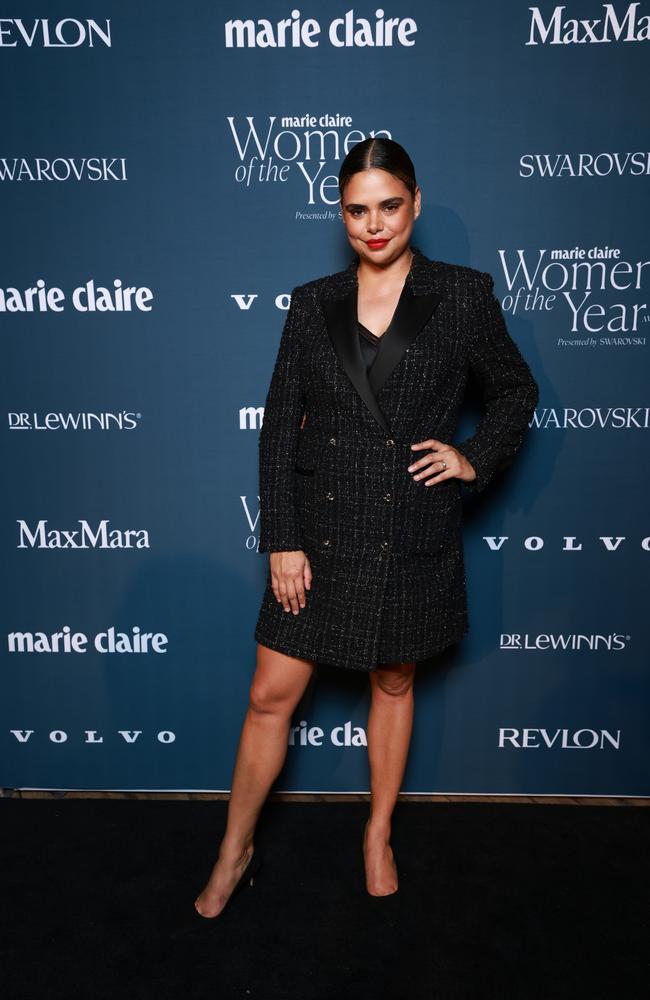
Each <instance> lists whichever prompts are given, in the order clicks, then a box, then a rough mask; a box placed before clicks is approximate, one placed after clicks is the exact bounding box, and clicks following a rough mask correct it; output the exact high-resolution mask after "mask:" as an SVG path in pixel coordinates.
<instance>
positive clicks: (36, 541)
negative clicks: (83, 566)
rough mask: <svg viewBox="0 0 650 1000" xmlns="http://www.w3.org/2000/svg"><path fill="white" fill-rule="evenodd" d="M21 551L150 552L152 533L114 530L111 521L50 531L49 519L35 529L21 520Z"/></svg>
mask: <svg viewBox="0 0 650 1000" xmlns="http://www.w3.org/2000/svg"><path fill="white" fill-rule="evenodd" d="M16 523H17V524H18V538H19V541H18V545H17V546H16V548H19V549H133V548H135V549H148V548H150V545H149V532H148V531H146V530H145V529H144V528H139V529H136V528H127V529H120V528H111V530H110V531H109V530H108V524H109V521H108V519H107V518H104V520H102V521H100V522H99V525H98V526H97V529H96V530H95V531H93V530H92V528H91V527H90V525H89V524H88V521H86V520H81V519H80V520H79V524H80V525H81V527H80V528H74V529H72V530H68V529H65V528H47V527H46V525H47V520H41V521H39V522H38V524H37V525H36V527H35V528H34V530H32V529H31V528H30V527H29V526H28V524H27V522H26V521H23V520H18V521H17V522H16Z"/></svg>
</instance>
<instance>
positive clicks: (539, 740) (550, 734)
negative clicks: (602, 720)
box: [498, 727, 621, 750]
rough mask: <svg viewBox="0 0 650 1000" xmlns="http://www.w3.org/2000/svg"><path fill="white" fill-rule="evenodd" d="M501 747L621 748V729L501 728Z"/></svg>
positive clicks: (539, 748) (557, 748)
mask: <svg viewBox="0 0 650 1000" xmlns="http://www.w3.org/2000/svg"><path fill="white" fill-rule="evenodd" d="M498 745H499V748H500V749H504V747H508V748H509V747H513V748H514V749H516V750H552V749H553V748H555V749H556V750H604V749H606V748H607V749H613V750H620V747H621V730H620V729H617V730H616V731H615V733H610V731H609V729H574V730H573V732H571V731H570V730H569V729H510V728H505V727H504V728H502V729H499V743H498Z"/></svg>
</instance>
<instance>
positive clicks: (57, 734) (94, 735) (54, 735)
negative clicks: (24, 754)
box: [9, 729, 176, 746]
mask: <svg viewBox="0 0 650 1000" xmlns="http://www.w3.org/2000/svg"><path fill="white" fill-rule="evenodd" d="M9 732H10V733H11V735H12V736H13V737H15V739H16V742H17V743H20V744H22V745H23V746H25V745H26V744H27V743H29V741H30V740H31V739H32V737H33V736H34V734H35V733H36V730H35V729H10V730H9ZM83 734H84V737H85V739H83V741H82V742H84V743H103V742H104V737H103V736H102V735H100V733H99V732H98V730H97V729H84V731H83ZM116 735H117V736H121V737H122V740H123V741H124V743H126V744H127V745H128V746H133V744H134V743H136V742H137V741H138V740H139V739H140V737H141V736H142V730H141V729H118V730H117V734H116ZM39 737H40V733H39V736H38V737H37V738H39ZM45 738H46V739H47V740H49V741H50V743H67V742H68V738H69V737H68V734H67V733H66V731H65V730H64V729H52V730H51V731H50V732H49V733H47V734H46V737H45ZM156 739H157V740H158V742H159V743H163V744H164V743H174V742H175V740H176V733H173V732H171V730H169V729H161V730H160V732H159V733H156Z"/></svg>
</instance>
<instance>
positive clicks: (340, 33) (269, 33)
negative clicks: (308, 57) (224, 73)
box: [224, 8, 418, 49]
mask: <svg viewBox="0 0 650 1000" xmlns="http://www.w3.org/2000/svg"><path fill="white" fill-rule="evenodd" d="M326 27H327V40H328V41H329V43H330V45H333V46H334V47H335V48H338V49H340V48H368V47H370V48H390V47H391V46H394V45H403V46H406V47H410V46H413V45H415V38H414V37H413V36H414V35H415V34H416V32H417V30H418V26H417V23H416V21H415V18H413V17H386V14H385V12H384V11H383V10H382V9H381V8H378V9H377V10H376V11H375V18H374V21H370V20H369V19H368V18H366V17H355V16H354V10H352V9H350V10H348V11H346V12H345V14H344V15H343V17H335V18H334V19H333V20H332V21H330V22H329V24H328V25H327V26H326ZM322 30H323V29H322V27H321V25H320V23H319V22H318V21H317V20H316V18H315V17H306V18H304V19H303V17H302V15H301V13H300V11H299V10H292V11H291V16H290V17H283V18H282V19H281V20H280V21H276V22H275V23H274V22H273V21H269V20H267V18H264V17H260V18H258V20H257V21H253V20H252V18H248V19H246V20H242V19H241V18H233V19H232V20H230V21H226V22H225V24H224V39H225V46H226V48H227V49H232V48H237V49H286V48H291V49H297V48H301V47H305V48H309V49H316V48H318V46H319V45H320V41H321V40H320V37H319V36H320V34H321V32H322Z"/></svg>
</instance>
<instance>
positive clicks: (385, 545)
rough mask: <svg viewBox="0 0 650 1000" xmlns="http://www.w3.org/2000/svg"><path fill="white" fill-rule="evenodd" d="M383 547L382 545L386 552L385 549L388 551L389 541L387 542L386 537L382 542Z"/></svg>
mask: <svg viewBox="0 0 650 1000" xmlns="http://www.w3.org/2000/svg"><path fill="white" fill-rule="evenodd" d="M381 547H382V549H383V550H384V552H385V551H386V549H387V548H388V542H387V541H386V540H385V539H384V541H383V542H382V543H381Z"/></svg>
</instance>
